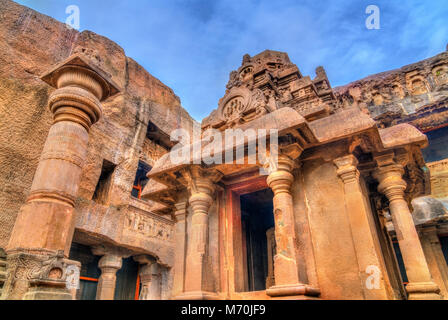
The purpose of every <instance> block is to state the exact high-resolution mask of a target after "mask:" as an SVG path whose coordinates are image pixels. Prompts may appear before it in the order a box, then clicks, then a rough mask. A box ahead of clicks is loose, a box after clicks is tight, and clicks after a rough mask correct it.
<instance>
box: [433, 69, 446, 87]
mask: <svg viewBox="0 0 448 320" xmlns="http://www.w3.org/2000/svg"><path fill="white" fill-rule="evenodd" d="M432 74H433V76H434V80H435V81H436V84H437V85H438V86H440V85H442V84H446V83H448V65H439V66H437V67H435V68H433V69H432Z"/></svg>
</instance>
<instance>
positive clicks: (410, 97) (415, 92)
mask: <svg viewBox="0 0 448 320" xmlns="http://www.w3.org/2000/svg"><path fill="white" fill-rule="evenodd" d="M334 91H335V94H336V97H337V99H338V101H339V103H340V104H341V105H342V107H343V108H349V107H358V108H360V109H362V110H365V112H366V113H370V115H371V116H372V117H373V118H374V119H375V120H376V121H377V123H378V124H379V126H380V127H389V126H391V125H394V124H398V123H405V122H406V123H411V124H413V125H415V126H416V127H417V128H419V129H421V130H423V131H428V130H431V129H435V128H437V127H440V126H443V125H446V123H447V119H448V52H442V53H440V54H438V55H436V56H434V57H431V58H429V59H426V60H423V61H419V62H417V63H413V64H410V65H407V66H404V67H402V68H400V69H396V70H391V71H386V72H382V73H378V74H375V75H371V76H368V77H366V78H364V79H361V80H358V81H355V82H352V83H350V84H347V85H345V86H342V87H337V88H334Z"/></svg>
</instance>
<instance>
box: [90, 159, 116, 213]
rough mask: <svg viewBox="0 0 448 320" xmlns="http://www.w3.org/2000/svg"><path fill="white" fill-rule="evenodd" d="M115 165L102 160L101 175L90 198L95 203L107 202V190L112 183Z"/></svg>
mask: <svg viewBox="0 0 448 320" xmlns="http://www.w3.org/2000/svg"><path fill="white" fill-rule="evenodd" d="M115 167H116V165H115V164H113V163H112V162H110V161H107V160H104V161H103V167H102V169H101V175H100V178H99V180H98V184H97V185H96V188H95V193H94V194H93V198H92V200H95V201H96V202H97V203H101V204H107V203H108V202H109V191H110V187H111V185H112V176H113V173H114V171H115Z"/></svg>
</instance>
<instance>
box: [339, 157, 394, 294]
mask: <svg viewBox="0 0 448 320" xmlns="http://www.w3.org/2000/svg"><path fill="white" fill-rule="evenodd" d="M334 163H335V165H336V167H337V174H338V176H339V177H340V178H341V180H342V182H343V183H344V193H345V207H346V212H347V215H348V218H349V221H350V227H351V233H352V237H353V245H354V247H355V251H356V260H357V261H358V266H359V275H360V280H361V286H362V291H363V295H364V298H365V299H368V300H379V299H388V298H389V296H388V292H391V290H388V289H389V288H390V283H389V279H388V276H387V271H386V270H385V268H384V265H383V263H382V260H381V258H380V257H379V256H378V252H377V251H376V248H377V246H376V243H375V240H374V239H375V238H374V236H373V234H372V233H373V232H375V231H374V230H375V228H374V227H372V226H371V223H370V222H369V214H370V211H368V210H367V208H366V195H365V194H364V193H363V191H362V189H361V185H360V180H359V171H358V169H357V165H358V160H357V159H356V157H355V156H353V155H347V156H345V157H341V158H338V159H335V160H334ZM371 268H375V270H379V271H380V272H381V278H380V280H379V283H378V286H369V285H368V278H369V276H370V273H369V272H368V271H369V269H371Z"/></svg>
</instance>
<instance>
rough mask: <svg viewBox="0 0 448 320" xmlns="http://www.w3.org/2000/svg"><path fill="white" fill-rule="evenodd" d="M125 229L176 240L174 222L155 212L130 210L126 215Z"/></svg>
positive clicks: (152, 236)
mask: <svg viewBox="0 0 448 320" xmlns="http://www.w3.org/2000/svg"><path fill="white" fill-rule="evenodd" d="M124 227H125V229H126V230H128V231H132V232H136V233H137V234H138V235H141V236H144V237H148V238H156V239H158V240H161V241H170V242H172V241H174V236H173V223H172V222H171V221H169V220H166V219H163V218H160V217H158V216H156V215H153V214H146V213H140V212H137V210H135V211H134V210H129V211H128V213H127V215H126V222H125V226H124Z"/></svg>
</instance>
